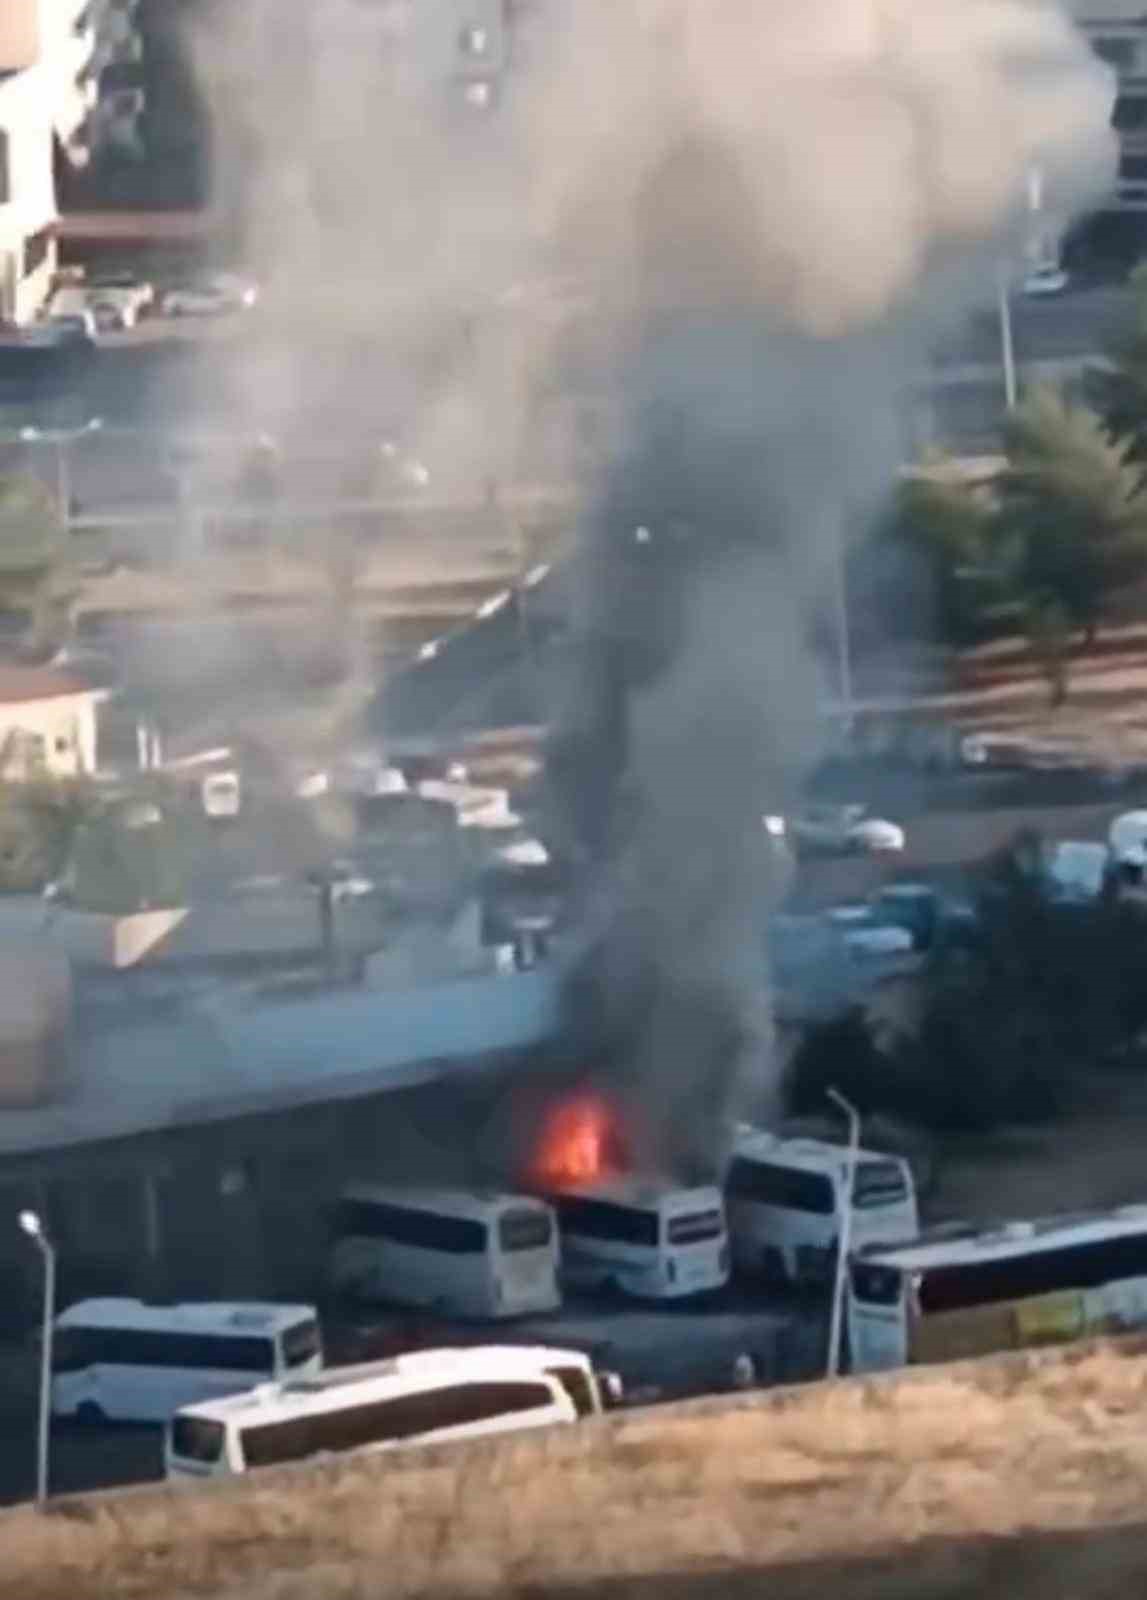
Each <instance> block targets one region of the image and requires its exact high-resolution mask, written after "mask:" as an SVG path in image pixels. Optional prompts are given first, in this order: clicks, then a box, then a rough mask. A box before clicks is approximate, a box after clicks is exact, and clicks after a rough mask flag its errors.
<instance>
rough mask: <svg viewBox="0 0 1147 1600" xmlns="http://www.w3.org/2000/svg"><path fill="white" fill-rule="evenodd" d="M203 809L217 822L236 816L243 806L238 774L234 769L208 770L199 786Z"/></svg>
mask: <svg viewBox="0 0 1147 1600" xmlns="http://www.w3.org/2000/svg"><path fill="white" fill-rule="evenodd" d="M199 793H200V798H201V800H202V802H203V810H204V811H205V813H206V814H207V816H209V817H210V818H212V820H213V821H216V822H219V821H223V820H230V819H231V818H233V817H237V816H238V815H239V812H240V811H241V810H242V806H243V791H242V785H241V784H240V781H239V774H238V773H237V772H234V771H225V772H209V773H207V774H206V776H205V777H204V779H203V781H202V783H201V784H200V787H199Z"/></svg>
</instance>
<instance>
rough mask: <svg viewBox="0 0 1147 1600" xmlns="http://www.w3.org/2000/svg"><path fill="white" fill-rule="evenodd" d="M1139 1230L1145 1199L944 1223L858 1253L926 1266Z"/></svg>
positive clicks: (1146, 1216)
mask: <svg viewBox="0 0 1147 1600" xmlns="http://www.w3.org/2000/svg"><path fill="white" fill-rule="evenodd" d="M1137 1233H1143V1234H1147V1205H1130V1206H1119V1207H1117V1208H1116V1209H1115V1210H1113V1211H1082V1212H1073V1213H1070V1214H1068V1215H1064V1216H1058V1217H1039V1218H1036V1219H1034V1220H1032V1221H1028V1222H1005V1223H996V1224H992V1225H989V1226H986V1227H977V1226H975V1225H974V1224H970V1225H961V1224H955V1225H949V1226H941V1227H938V1228H934V1229H931V1230H930V1231H928V1232H926V1233H922V1234H921V1235H920V1236H919V1237H918V1238H916V1239H910V1240H906V1241H905V1242H904V1243H902V1244H892V1245H867V1246H865V1247H864V1248H863V1249H862V1250H859V1251H857V1256H858V1258H859V1259H860V1260H863V1261H872V1262H877V1263H878V1264H879V1265H881V1266H887V1267H897V1268H899V1269H900V1270H902V1271H907V1272H922V1271H926V1270H927V1269H928V1268H929V1267H948V1266H960V1265H965V1264H967V1263H969V1262H973V1261H999V1260H1006V1259H1007V1258H1008V1257H1010V1256H1024V1255H1031V1254H1032V1253H1034V1252H1037V1251H1041V1250H1055V1249H1058V1248H1059V1247H1060V1246H1062V1245H1068V1244H1090V1243H1092V1242H1093V1241H1095V1240H1099V1239H1117V1238H1124V1237H1126V1236H1127V1235H1129V1234H1137Z"/></svg>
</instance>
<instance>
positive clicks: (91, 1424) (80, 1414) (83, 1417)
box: [76, 1400, 107, 1428]
mask: <svg viewBox="0 0 1147 1600" xmlns="http://www.w3.org/2000/svg"><path fill="white" fill-rule="evenodd" d="M76 1421H77V1422H78V1423H79V1425H80V1427H81V1428H98V1427H99V1426H100V1424H101V1423H104V1422H106V1421H107V1418H106V1417H105V1416H104V1408H103V1406H101V1405H97V1404H96V1402H95V1401H94V1400H82V1401H81V1402H80V1404H79V1405H78V1406H77V1407H76Z"/></svg>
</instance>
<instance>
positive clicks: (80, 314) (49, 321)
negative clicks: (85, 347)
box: [44, 283, 97, 339]
mask: <svg viewBox="0 0 1147 1600" xmlns="http://www.w3.org/2000/svg"><path fill="white" fill-rule="evenodd" d="M44 321H45V325H46V326H47V327H49V328H55V327H66V326H68V325H75V324H76V322H77V321H78V322H79V323H81V324H82V325H83V329H84V332H85V333H87V335H88V337H89V338H92V339H94V338H95V336H96V328H97V319H96V315H95V313H94V312H93V310H92V305H91V300H90V298H89V295H88V291H87V290H86V289H85V288H83V287H82V286H81V285H79V284H74V283H66V284H63V285H62V286H61V287H60V288H59V289H57V290H56V292H55V293H54V294H53V295H52V297H51V299H50V300H49V301H48V303H47V305H46V306H45V307H44Z"/></svg>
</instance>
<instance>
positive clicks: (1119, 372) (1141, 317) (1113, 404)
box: [1091, 266, 1147, 467]
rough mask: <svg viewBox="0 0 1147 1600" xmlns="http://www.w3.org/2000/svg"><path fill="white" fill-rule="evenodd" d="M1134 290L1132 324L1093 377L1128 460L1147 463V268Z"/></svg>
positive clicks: (1134, 280)
mask: <svg viewBox="0 0 1147 1600" xmlns="http://www.w3.org/2000/svg"><path fill="white" fill-rule="evenodd" d="M1131 287H1132V290H1133V291H1134V297H1133V300H1132V309H1131V319H1130V324H1129V326H1128V327H1127V328H1126V329H1125V330H1124V331H1123V332H1122V334H1121V335H1120V337H1119V338H1118V339H1117V340H1116V341H1115V342H1114V344H1113V345H1112V347H1111V349H1110V352H1109V361H1110V365H1109V367H1108V369H1107V370H1106V371H1098V372H1096V373H1095V375H1094V377H1093V379H1092V384H1091V388H1092V392H1093V394H1094V397H1095V401H1096V404H1097V405H1098V407H1099V410H1100V413H1101V415H1102V417H1103V420H1104V423H1105V425H1106V427H1107V429H1108V431H1109V432H1110V434H1111V436H1112V437H1113V438H1114V439H1118V440H1120V441H1121V442H1122V443H1123V444H1124V445H1125V446H1126V449H1127V459H1128V460H1129V461H1133V462H1135V463H1136V464H1137V465H1138V466H1141V467H1142V466H1147V267H1144V266H1139V267H1137V268H1136V269H1135V271H1134V272H1133V273H1132V274H1131Z"/></svg>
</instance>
